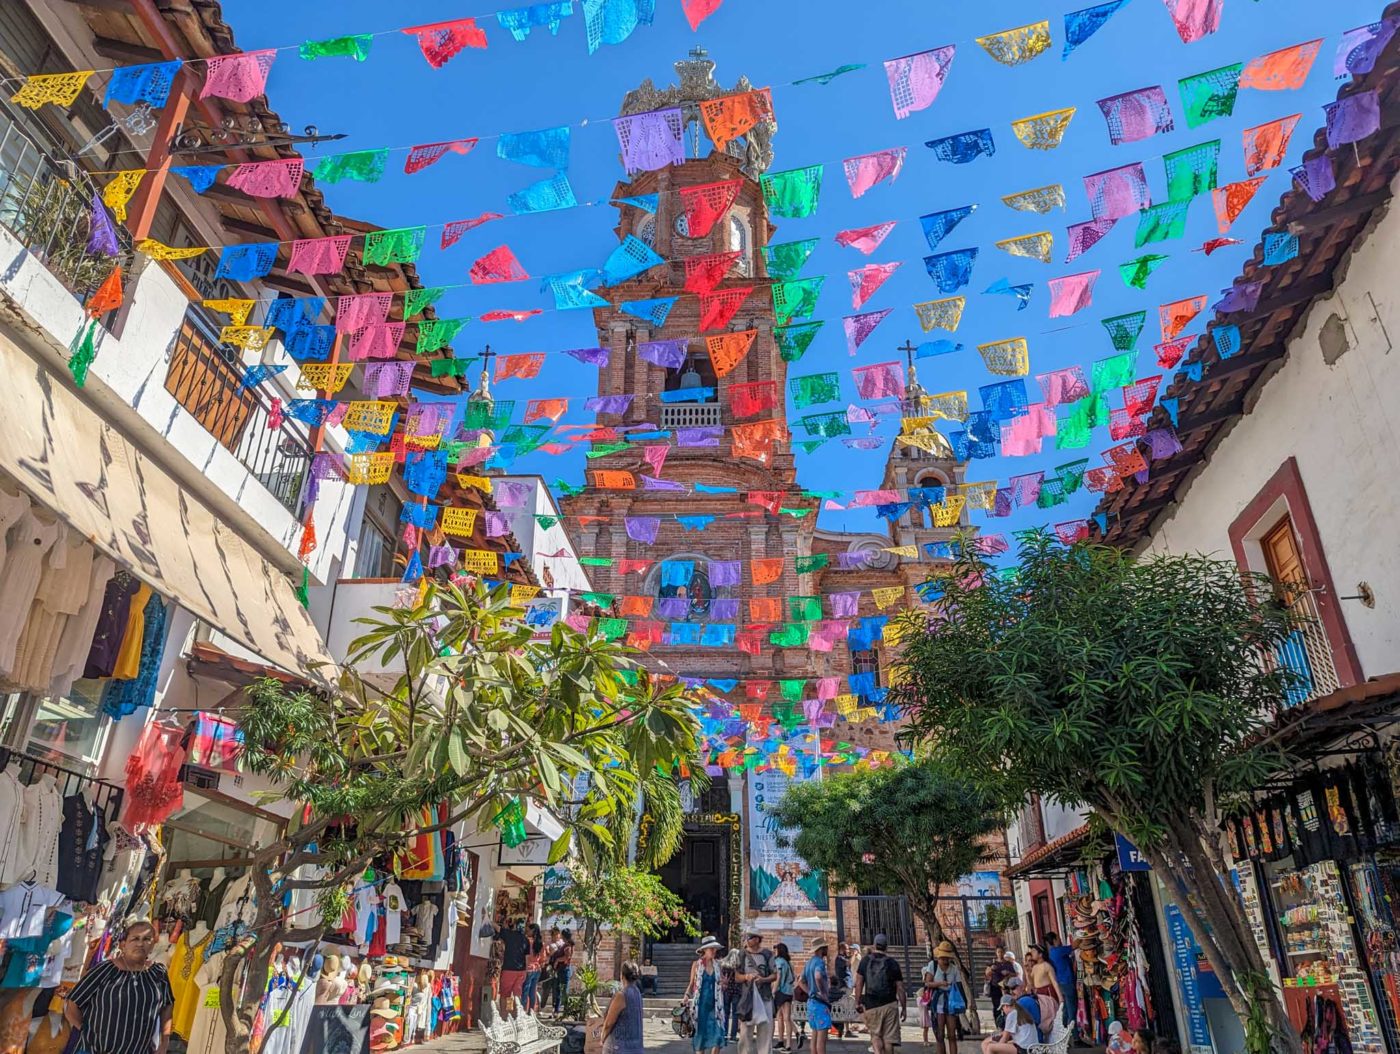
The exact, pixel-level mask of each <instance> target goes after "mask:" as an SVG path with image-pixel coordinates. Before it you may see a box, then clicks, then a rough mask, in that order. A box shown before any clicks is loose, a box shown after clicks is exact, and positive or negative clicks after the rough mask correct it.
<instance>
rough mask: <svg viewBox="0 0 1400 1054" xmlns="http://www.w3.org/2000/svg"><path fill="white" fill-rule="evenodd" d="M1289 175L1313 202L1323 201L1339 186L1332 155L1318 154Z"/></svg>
mask: <svg viewBox="0 0 1400 1054" xmlns="http://www.w3.org/2000/svg"><path fill="white" fill-rule="evenodd" d="M1289 175H1291V176H1292V177H1293V180H1294V182H1296V183H1297V184H1298V185H1299V186H1300V187H1302V188H1303V193H1305V194H1307V196H1308V197H1309V198H1310V199H1312V200H1313V201H1321V200H1322V199H1323V198H1325V197H1326V196H1327V195H1328V194H1330V193H1332V191H1333V190H1334V189H1335V188H1336V186H1337V175H1336V173H1335V172H1334V171H1333V169H1332V157H1331V155H1330V154H1318V155H1317V156H1316V157H1312V158H1309V159H1308V160H1306V161H1304V162H1303V163H1302V164H1301V165H1299V166H1298V167H1297V168H1295V169H1293V170H1291V171H1290V172H1289Z"/></svg>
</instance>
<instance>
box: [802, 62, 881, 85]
mask: <svg viewBox="0 0 1400 1054" xmlns="http://www.w3.org/2000/svg"><path fill="white" fill-rule="evenodd" d="M863 69H865V63H863V62H857V63H854V64H850V63H848V64H847V65H844V66H837V67H836V68H835V69H834V70H832V71H831V72H830V73H818V74H817V75H816V76H815V77H803V78H802V79H801V80H800V81H793V82H792V83H793V86H794V87H795V86H797V85H799V84H820V85H822V86H823V87H825V86H826V85H828V84H830V83H831V82H832V81H834V80H835V79H836V78H837V77H839V76H841V75H842V74H844V73H854V72H855V71H856V70H863Z"/></svg>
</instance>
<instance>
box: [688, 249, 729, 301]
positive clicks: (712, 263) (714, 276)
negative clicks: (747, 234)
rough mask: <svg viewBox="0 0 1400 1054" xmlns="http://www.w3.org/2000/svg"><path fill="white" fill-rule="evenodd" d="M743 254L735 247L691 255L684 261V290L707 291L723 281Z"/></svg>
mask: <svg viewBox="0 0 1400 1054" xmlns="http://www.w3.org/2000/svg"><path fill="white" fill-rule="evenodd" d="M742 255H743V250H742V249H735V250H734V251H733V252H730V253H706V254H705V255H704V256H692V257H690V258H689V259H688V260H686V262H685V286H684V288H685V290H686V292H688V293H700V294H704V293H708V292H711V291H712V290H713V289H714V288H715V286H717V285H719V284H720V282H722V281H724V276H725V275H727V274H728V273H729V272H730V270H731V269H732V268H733V266H734V265H735V263H737V262H738V260H739V257H740V256H742Z"/></svg>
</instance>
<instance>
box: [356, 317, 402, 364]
mask: <svg viewBox="0 0 1400 1054" xmlns="http://www.w3.org/2000/svg"><path fill="white" fill-rule="evenodd" d="M403 331H404V323H402V322H376V323H374V324H373V325H368V326H365V327H364V328H363V329H360V330H358V331H356V332H355V333H354V334H353V335H352V336H351V337H350V347H349V350H348V351H347V353H346V356H345V357H346V358H347V359H349V360H350V361H351V362H362V361H364V360H365V359H392V358H393V357H394V355H395V354H396V353H397V352H398V350H399V342H400V341H402V340H403Z"/></svg>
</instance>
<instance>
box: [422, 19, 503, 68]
mask: <svg viewBox="0 0 1400 1054" xmlns="http://www.w3.org/2000/svg"><path fill="white" fill-rule="evenodd" d="M403 32H404V33H405V34H407V35H408V36H410V37H417V38H418V50H419V51H421V52H422V53H423V58H425V59H427V61H428V65H429V66H431V67H432V68H433V69H435V70H440V69H442V67H443V66H445V65H447V63H448V61H449V60H450V59H452V58H453V57H454V56H456V55H458V54H460V53H461V52H462V51H465V50H466V49H467V48H484V47H486V30H484V29H482V28H480V27H479V26H478V25H477V24H476V19H474V18H459V19H457V20H455V21H452V22H434V23H432V24H430V25H422V26H410V27H409V28H407V29H405V30H404V31H403Z"/></svg>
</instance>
